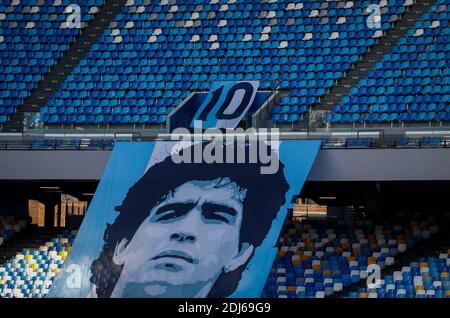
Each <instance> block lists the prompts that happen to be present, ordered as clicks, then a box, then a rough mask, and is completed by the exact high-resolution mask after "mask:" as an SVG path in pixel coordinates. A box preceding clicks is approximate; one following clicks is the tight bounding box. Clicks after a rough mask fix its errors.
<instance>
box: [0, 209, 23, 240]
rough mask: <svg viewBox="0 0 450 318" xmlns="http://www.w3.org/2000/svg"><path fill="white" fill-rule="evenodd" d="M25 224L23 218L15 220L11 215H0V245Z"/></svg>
mask: <svg viewBox="0 0 450 318" xmlns="http://www.w3.org/2000/svg"><path fill="white" fill-rule="evenodd" d="M26 225H27V222H26V221H25V220H19V221H18V220H16V219H15V217H13V216H7V217H5V216H3V215H0V246H1V245H2V244H3V243H4V242H6V241H8V240H9V239H11V238H12V237H13V236H14V235H15V234H16V233H18V232H20V231H21V230H22V229H24V228H25V227H26Z"/></svg>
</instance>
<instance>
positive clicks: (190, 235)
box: [170, 207, 201, 243]
mask: <svg viewBox="0 0 450 318" xmlns="http://www.w3.org/2000/svg"><path fill="white" fill-rule="evenodd" d="M200 218H201V211H200V210H199V209H198V208H197V207H195V208H194V209H192V210H191V211H189V212H188V213H187V214H186V215H185V217H184V218H183V219H182V220H180V221H179V223H178V224H177V227H176V229H175V230H174V231H173V233H172V234H171V235H170V240H171V241H177V242H180V243H181V242H182V243H195V242H196V241H197V234H198V231H199V228H198V226H199V222H201V220H200Z"/></svg>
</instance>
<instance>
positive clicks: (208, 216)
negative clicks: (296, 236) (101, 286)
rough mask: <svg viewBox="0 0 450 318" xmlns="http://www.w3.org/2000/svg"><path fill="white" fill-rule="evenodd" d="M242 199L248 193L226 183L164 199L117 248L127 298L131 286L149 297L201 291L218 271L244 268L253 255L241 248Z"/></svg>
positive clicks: (185, 188)
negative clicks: (182, 288) (128, 240)
mask: <svg viewBox="0 0 450 318" xmlns="http://www.w3.org/2000/svg"><path fill="white" fill-rule="evenodd" d="M245 196H246V190H245V189H242V188H241V187H239V185H238V184H236V183H235V182H232V181H230V180H229V179H228V178H224V179H216V180H210V181H189V182H186V183H184V184H182V185H181V186H179V187H177V188H176V189H174V190H173V191H170V192H169V193H167V194H166V195H165V196H164V197H163V198H162V200H161V201H160V203H158V204H157V205H156V206H154V207H153V208H152V210H151V211H150V212H149V216H148V217H147V218H146V219H145V220H144V221H143V222H142V223H141V225H140V226H139V228H138V229H137V231H136V233H135V235H134V236H133V238H132V239H131V241H130V242H127V241H125V240H124V241H122V242H121V243H120V244H119V246H118V247H117V248H116V252H115V255H114V262H115V263H116V264H120V265H123V269H122V272H121V275H120V281H122V283H121V285H122V286H124V287H125V292H126V290H127V289H128V290H130V289H131V286H139V289H142V291H141V293H143V294H144V295H149V296H152V295H158V294H165V293H166V292H167V290H168V289H169V288H170V287H181V286H186V288H185V289H186V291H187V290H199V289H201V288H204V287H205V286H207V285H212V284H213V283H214V281H215V280H216V279H217V277H218V276H219V275H220V274H221V273H222V270H224V271H225V272H227V271H232V270H234V269H236V268H237V267H239V266H241V265H243V264H245V262H246V261H247V260H248V258H249V257H250V255H251V253H252V251H253V247H252V246H249V245H248V244H244V246H243V247H242V248H241V246H240V244H239V233H240V228H241V223H242V216H243V201H244V199H245ZM126 285H129V286H128V288H126ZM187 286H189V287H187ZM210 287H211V286H209V288H210ZM180 292H181V294H182V293H183V291H182V290H179V291H178V293H180Z"/></svg>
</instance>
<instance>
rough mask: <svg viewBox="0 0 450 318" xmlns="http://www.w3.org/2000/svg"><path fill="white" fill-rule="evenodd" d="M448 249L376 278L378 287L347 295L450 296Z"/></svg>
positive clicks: (375, 296)
mask: <svg viewBox="0 0 450 318" xmlns="http://www.w3.org/2000/svg"><path fill="white" fill-rule="evenodd" d="M449 272H450V250H448V251H447V252H446V253H441V254H440V255H439V257H423V258H419V259H418V261H417V262H412V263H411V264H409V266H404V267H403V268H402V269H401V270H400V271H395V272H394V273H393V274H392V275H385V276H384V277H383V279H380V280H378V281H377V287H374V288H372V289H368V288H360V289H359V290H358V291H355V292H350V293H349V295H348V297H350V298H444V297H445V298H450V277H449Z"/></svg>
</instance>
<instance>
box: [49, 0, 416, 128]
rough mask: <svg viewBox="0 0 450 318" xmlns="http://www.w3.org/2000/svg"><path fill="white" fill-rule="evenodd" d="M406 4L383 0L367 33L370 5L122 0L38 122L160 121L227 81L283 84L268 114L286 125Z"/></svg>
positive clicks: (267, 85) (270, 86)
mask: <svg viewBox="0 0 450 318" xmlns="http://www.w3.org/2000/svg"><path fill="white" fill-rule="evenodd" d="M412 3H413V2H412V1H403V0H390V1H382V3H381V13H382V21H381V22H382V23H381V28H380V29H370V28H369V27H368V26H367V24H366V20H367V17H368V14H369V13H367V12H365V10H366V8H367V7H368V6H369V5H370V1H336V2H323V3H320V2H317V1H304V2H302V3H291V2H288V1H278V2H272V1H265V2H262V3H261V2H259V1H246V2H245V3H241V2H235V1H232V2H229V3H226V4H220V3H219V2H218V1H201V0H195V1H193V0H192V1H188V2H183V4H176V2H175V1H142V0H130V1H128V3H127V4H126V6H125V7H124V8H123V10H122V12H121V13H120V14H118V15H117V16H116V18H115V21H113V22H112V23H111V25H110V27H109V28H108V29H107V30H106V31H105V32H104V34H103V36H102V37H101V38H100V40H99V43H97V44H95V45H94V46H93V47H92V50H91V51H90V52H89V53H88V54H87V55H86V58H85V59H83V60H82V61H81V62H80V64H79V65H78V66H77V67H76V68H75V69H74V70H73V72H72V74H70V75H69V76H68V77H67V79H66V81H65V82H64V83H63V84H62V85H61V86H60V88H61V89H60V91H58V92H57V93H56V94H55V95H54V98H53V99H51V100H50V101H49V102H48V104H47V105H46V106H45V107H43V108H42V109H41V111H42V114H43V121H44V122H46V123H76V124H83V123H97V124H100V123H122V124H132V123H144V124H145V123H164V122H165V118H166V115H167V114H168V113H170V111H171V110H172V109H173V108H174V107H176V106H177V105H178V104H179V103H180V102H181V101H182V100H183V99H184V98H185V97H186V96H188V95H189V93H191V92H193V91H198V90H207V89H209V86H210V85H211V82H214V81H227V80H260V81H261V82H262V88H263V89H273V88H275V87H276V86H277V85H278V86H279V88H281V89H292V93H291V96H290V98H289V100H287V101H286V102H287V105H282V106H281V105H280V106H281V108H280V113H279V114H274V118H273V120H274V121H281V122H283V121H286V120H287V121H295V120H297V118H298V116H299V115H301V114H302V113H304V112H305V111H306V110H307V109H308V108H309V107H310V106H311V105H313V104H314V103H315V102H316V101H317V98H319V97H320V96H322V95H324V94H325V93H326V90H327V88H328V87H330V86H331V85H333V83H334V82H335V80H336V79H338V78H340V77H341V76H342V75H343V73H344V72H345V71H347V70H348V69H350V68H351V67H352V64H353V63H355V62H356V61H358V59H359V58H360V56H361V55H363V54H365V53H366V52H367V51H368V49H369V48H370V47H371V46H372V45H374V44H375V43H376V39H377V38H380V37H382V36H383V34H384V33H385V31H386V30H387V29H389V28H390V27H391V25H392V24H393V23H394V22H395V21H397V20H398V19H399V17H400V16H401V15H402V13H404V12H405V10H406V9H405V8H406V7H407V6H409V5H411V4H412ZM283 106H284V107H283ZM287 106H289V107H287ZM277 115H278V117H277Z"/></svg>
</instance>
